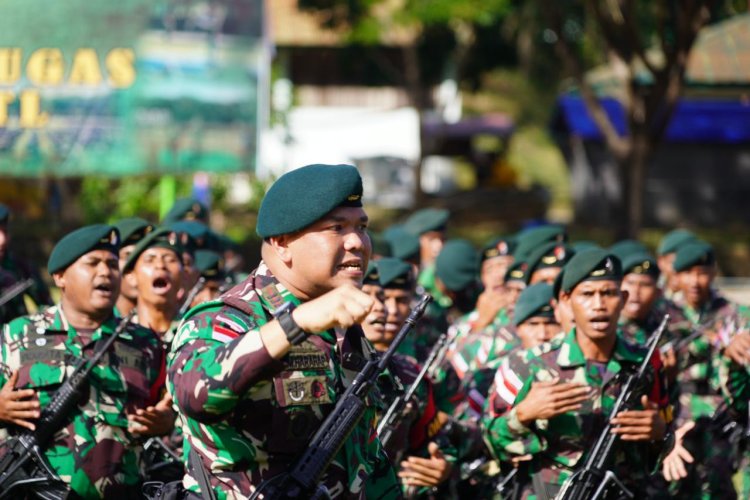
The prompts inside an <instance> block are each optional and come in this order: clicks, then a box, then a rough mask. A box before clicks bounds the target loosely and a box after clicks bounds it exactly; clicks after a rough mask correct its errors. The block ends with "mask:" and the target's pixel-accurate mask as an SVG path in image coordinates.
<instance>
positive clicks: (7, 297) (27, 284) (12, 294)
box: [0, 278, 34, 307]
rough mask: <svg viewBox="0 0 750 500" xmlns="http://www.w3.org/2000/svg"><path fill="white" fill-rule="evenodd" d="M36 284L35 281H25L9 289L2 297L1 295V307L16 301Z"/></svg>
mask: <svg viewBox="0 0 750 500" xmlns="http://www.w3.org/2000/svg"><path fill="white" fill-rule="evenodd" d="M33 284H34V280H33V279H31V278H28V279H25V280H23V281H19V282H18V283H15V284H14V285H13V286H11V287H9V288H7V289H6V290H5V291H4V292H3V294H2V295H0V307H2V306H4V305H5V304H7V303H8V302H10V301H11V300H13V299H15V298H16V297H17V296H18V295H20V294H22V293H23V292H25V291H26V290H28V289H29V288H31V285H33Z"/></svg>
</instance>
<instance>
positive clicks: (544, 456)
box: [482, 328, 671, 485]
mask: <svg viewBox="0 0 750 500" xmlns="http://www.w3.org/2000/svg"><path fill="white" fill-rule="evenodd" d="M644 354H645V349H642V348H639V347H636V346H633V345H630V344H628V343H626V342H624V341H622V339H621V338H618V339H617V342H616V343H615V349H614V352H613V354H612V357H611V359H610V360H609V361H608V362H607V363H606V364H604V363H594V362H591V361H587V360H586V359H585V358H584V356H583V353H582V352H581V349H580V347H579V346H578V342H577V341H576V331H575V328H574V329H573V330H571V332H569V333H568V334H566V335H560V336H558V337H555V338H554V339H553V340H552V341H551V342H549V343H546V344H541V345H540V346H537V347H535V348H533V349H528V350H523V351H519V352H518V353H516V354H514V355H511V356H509V357H508V358H506V360H507V362H506V363H504V364H503V365H502V366H501V369H500V370H498V373H497V375H496V377H495V386H494V388H493V393H492V394H491V397H490V399H489V401H488V405H487V413H486V415H485V417H484V419H483V422H482V424H483V429H484V437H485V441H486V442H487V444H488V445H489V447H490V448H491V449H492V451H493V453H494V454H495V456H497V457H498V458H499V459H500V460H511V459H512V458H513V457H516V456H520V455H524V454H530V455H532V457H533V458H532V460H531V462H530V467H529V470H530V473H531V474H536V473H540V474H541V479H542V481H543V482H545V483H548V484H557V485H561V484H562V483H563V482H564V480H565V479H566V478H567V477H569V475H570V473H571V471H572V470H573V468H574V467H575V466H576V465H577V464H578V463H579V462H580V460H581V458H582V457H583V456H584V451H585V450H587V449H590V447H591V445H592V444H593V443H594V441H595V440H596V439H597V438H598V436H599V434H600V433H601V431H602V429H603V428H604V425H605V424H606V420H607V418H608V417H609V414H610V412H611V409H612V406H613V405H614V402H615V400H616V398H617V396H618V394H619V391H620V389H621V384H622V378H621V377H622V375H625V374H627V373H630V372H631V371H632V370H635V369H637V368H638V366H639V365H640V363H642V361H643V356H644ZM651 366H652V371H651V380H650V384H649V386H648V389H646V390H645V391H644V393H647V394H648V395H649V398H650V399H651V400H652V401H655V402H657V403H658V404H659V406H660V407H661V408H662V410H663V416H664V417H665V419H666V420H667V422H670V421H671V412H670V408H669V403H668V398H667V393H666V389H665V385H664V376H663V370H662V368H661V359H660V357H659V355H658V353H657V354H655V355H654V358H653V359H652V360H651ZM554 378H559V379H560V380H561V381H577V382H581V383H585V384H586V385H588V386H590V387H591V388H592V389H593V390H594V391H595V392H594V396H593V397H592V398H591V399H590V400H587V401H585V402H584V403H583V406H582V408H581V409H580V410H578V411H575V412H568V413H565V414H563V415H559V416H557V417H554V418H551V419H549V420H537V421H536V422H534V424H532V425H530V426H526V425H523V424H522V423H521V422H520V421H519V420H518V417H517V416H516V412H515V406H516V405H517V404H518V403H519V402H520V401H523V399H524V398H525V397H526V395H527V394H528V393H529V390H530V389H531V384H532V383H533V382H537V381H546V380H552V379H554ZM663 451H665V450H663V449H661V447H660V446H658V445H657V446H649V445H648V444H643V443H637V444H632V443H629V444H624V443H620V446H619V449H618V453H617V457H616V463H617V465H618V470H619V471H620V472H622V470H621V468H624V469H625V471H626V472H627V476H628V479H629V480H632V479H635V478H636V477H638V475H639V474H638V473H641V474H643V473H645V472H650V471H651V470H653V467H655V466H656V464H657V463H658V459H659V458H660V457H659V455H660V453H661V452H663ZM631 453H632V455H631ZM627 456H630V457H640V458H639V459H637V460H635V461H633V460H634V459H633V458H631V459H630V460H627ZM635 464H639V465H640V466H643V465H645V466H646V467H647V469H646V470H640V471H638V470H636V469H637V467H638V466H636V465H635ZM646 464H647V465H646ZM620 477H621V478H622V477H623V476H620Z"/></svg>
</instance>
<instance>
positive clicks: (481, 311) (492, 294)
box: [471, 290, 508, 332]
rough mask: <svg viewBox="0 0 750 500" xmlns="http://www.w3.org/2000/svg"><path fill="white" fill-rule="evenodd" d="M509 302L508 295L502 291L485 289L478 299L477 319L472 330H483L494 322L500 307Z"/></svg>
mask: <svg viewBox="0 0 750 500" xmlns="http://www.w3.org/2000/svg"><path fill="white" fill-rule="evenodd" d="M507 304H508V299H507V295H506V294H505V292H502V291H498V292H496V291H492V290H485V291H484V292H482V293H481V294H480V295H479V298H478V299H477V313H478V314H477V319H476V321H474V324H473V325H472V327H471V331H472V332H478V331H481V330H483V329H484V328H485V327H486V326H487V325H489V324H490V323H492V321H493V320H494V319H495V316H497V313H499V312H500V309H502V308H503V307H505V306H506V305H507Z"/></svg>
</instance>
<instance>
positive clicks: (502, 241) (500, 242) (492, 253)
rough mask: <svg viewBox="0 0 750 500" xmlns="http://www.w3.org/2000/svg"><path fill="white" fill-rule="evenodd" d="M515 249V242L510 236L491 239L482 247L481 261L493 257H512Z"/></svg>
mask: <svg viewBox="0 0 750 500" xmlns="http://www.w3.org/2000/svg"><path fill="white" fill-rule="evenodd" d="M515 249H516V240H514V239H513V238H512V237H510V236H506V237H504V238H493V239H492V240H490V241H489V242H488V243H487V244H486V245H484V246H483V247H482V253H481V261H482V262H484V261H485V260H487V259H492V258H495V257H505V256H510V255H513V251H514V250H515Z"/></svg>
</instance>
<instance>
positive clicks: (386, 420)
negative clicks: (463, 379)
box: [378, 333, 448, 447]
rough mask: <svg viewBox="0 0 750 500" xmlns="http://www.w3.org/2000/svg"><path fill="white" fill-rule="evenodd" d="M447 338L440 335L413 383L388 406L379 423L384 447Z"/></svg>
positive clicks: (379, 431) (444, 335)
mask: <svg viewBox="0 0 750 500" xmlns="http://www.w3.org/2000/svg"><path fill="white" fill-rule="evenodd" d="M447 340H448V336H447V335H446V334H445V333H443V334H442V335H440V337H439V338H438V340H437V342H435V345H434V346H433V347H432V350H431V351H430V355H429V356H428V357H427V359H426V360H425V362H424V365H423V366H422V369H421V370H420V371H419V374H418V375H417V378H415V379H414V381H413V382H412V383H411V385H410V386H409V389H408V390H407V391H406V393H404V394H402V395H400V396H399V397H397V398H396V399H395V400H394V401H393V403H391V406H389V407H388V411H386V412H385V415H384V416H383V418H382V419H381V420H380V422H379V423H378V436H379V437H380V442H381V444H382V445H383V447H385V446H386V444H388V442H389V441H390V440H391V438H392V437H393V431H394V430H395V429H396V427H398V423H399V422H400V421H401V419H402V418H404V415H405V414H406V412H405V411H404V409H405V408H406V404H407V403H408V402H409V401H411V398H412V397H413V396H414V393H415V392H416V390H417V387H419V384H420V383H421V382H422V379H423V378H424V377H425V376H426V375H427V372H428V371H429V370H430V367H431V366H432V363H434V362H435V359H437V356H438V353H439V352H440V350H441V349H442V348H443V345H444V344H445V343H446V341H447Z"/></svg>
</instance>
